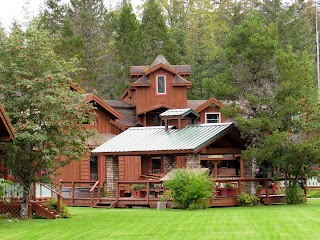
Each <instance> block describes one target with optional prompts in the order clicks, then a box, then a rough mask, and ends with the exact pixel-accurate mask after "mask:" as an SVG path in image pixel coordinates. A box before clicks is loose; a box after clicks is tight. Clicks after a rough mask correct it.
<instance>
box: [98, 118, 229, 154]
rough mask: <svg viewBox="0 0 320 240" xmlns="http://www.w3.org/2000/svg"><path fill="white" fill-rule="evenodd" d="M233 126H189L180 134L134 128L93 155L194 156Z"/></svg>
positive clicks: (180, 131) (155, 129)
mask: <svg viewBox="0 0 320 240" xmlns="http://www.w3.org/2000/svg"><path fill="white" fill-rule="evenodd" d="M232 128H233V123H219V124H199V125H189V126H186V127H185V128H183V129H181V130H178V129H172V128H170V129H169V130H167V131H166V130H165V128H164V127H134V128H129V129H128V130H126V131H124V132H123V133H121V134H119V135H117V136H116V137H114V138H113V139H111V140H110V141H108V142H106V143H104V144H102V145H101V146H99V147H98V148H96V149H94V150H93V151H92V153H93V154H96V155H121V154H126V155H134V154H137V153H139V154H157V153H159V152H166V151H175V152H176V153H179V151H182V152H184V153H186V152H189V153H194V152H196V151H197V150H200V149H201V148H202V147H204V146H206V145H207V144H209V143H211V142H212V141H215V140H216V139H218V138H220V137H222V136H223V135H224V134H225V133H227V132H228V131H229V130H231V129H232Z"/></svg>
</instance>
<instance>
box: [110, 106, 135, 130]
mask: <svg viewBox="0 0 320 240" xmlns="http://www.w3.org/2000/svg"><path fill="white" fill-rule="evenodd" d="M105 102H106V103H107V104H109V105H110V106H111V107H113V108H114V109H116V110H117V111H118V112H119V113H121V115H122V116H123V120H120V119H117V120H116V122H119V123H120V124H122V125H123V126H126V127H135V126H137V121H136V117H135V116H136V113H135V108H134V106H132V105H130V104H128V103H124V102H122V101H120V100H105Z"/></svg>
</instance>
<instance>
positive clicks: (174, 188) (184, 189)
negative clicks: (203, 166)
mask: <svg viewBox="0 0 320 240" xmlns="http://www.w3.org/2000/svg"><path fill="white" fill-rule="evenodd" d="M164 186H165V187H166V188H169V189H170V190H171V191H170V192H171V198H172V200H173V201H174V202H176V203H177V204H178V205H179V207H180V208H182V209H189V210H191V209H199V208H205V207H207V204H206V201H205V199H207V198H210V197H211V195H212V186H213V182H212V180H211V179H210V178H209V177H208V176H207V174H206V173H198V172H196V171H190V170H186V169H175V170H174V171H173V172H172V174H171V177H170V179H169V180H166V181H164Z"/></svg>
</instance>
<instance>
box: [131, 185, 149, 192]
mask: <svg viewBox="0 0 320 240" xmlns="http://www.w3.org/2000/svg"><path fill="white" fill-rule="evenodd" d="M146 188H147V186H146V185H145V184H132V185H131V190H133V191H134V190H141V189H146Z"/></svg>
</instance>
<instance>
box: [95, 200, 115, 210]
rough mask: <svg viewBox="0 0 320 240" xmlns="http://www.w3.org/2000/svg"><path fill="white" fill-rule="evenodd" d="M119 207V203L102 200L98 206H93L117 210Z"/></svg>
mask: <svg viewBox="0 0 320 240" xmlns="http://www.w3.org/2000/svg"><path fill="white" fill-rule="evenodd" d="M116 205H117V201H110V200H108V201H106V200H103V199H100V200H99V201H98V202H97V203H96V204H94V205H93V207H94V208H115V207H116Z"/></svg>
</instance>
